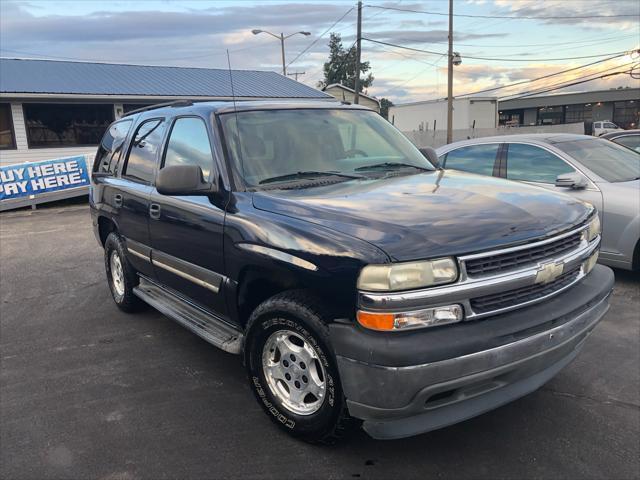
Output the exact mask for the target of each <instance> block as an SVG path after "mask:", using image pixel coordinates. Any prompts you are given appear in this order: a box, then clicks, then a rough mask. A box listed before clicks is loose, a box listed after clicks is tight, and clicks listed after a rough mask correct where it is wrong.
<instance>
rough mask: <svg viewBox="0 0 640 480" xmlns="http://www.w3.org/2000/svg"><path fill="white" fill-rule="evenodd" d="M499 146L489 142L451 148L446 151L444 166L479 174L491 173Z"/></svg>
mask: <svg viewBox="0 0 640 480" xmlns="http://www.w3.org/2000/svg"><path fill="white" fill-rule="evenodd" d="M499 146H500V145H499V144H498V143H489V144H486V145H470V146H468V147H462V148H458V149H456V150H452V151H451V152H449V153H447V157H446V160H445V163H444V167H445V168H455V169H456V170H462V171H465V172H471V173H478V174H480V175H493V165H494V164H495V161H496V155H497V154H498V147H499Z"/></svg>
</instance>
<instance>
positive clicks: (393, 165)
mask: <svg viewBox="0 0 640 480" xmlns="http://www.w3.org/2000/svg"><path fill="white" fill-rule="evenodd" d="M400 168H415V169H416V170H422V171H423V172H431V171H433V170H432V169H431V168H427V167H419V166H417V165H412V164H410V163H400V162H382V163H374V164H372V165H365V166H363V167H358V168H356V169H355V171H356V172H361V171H363V170H397V169H400Z"/></svg>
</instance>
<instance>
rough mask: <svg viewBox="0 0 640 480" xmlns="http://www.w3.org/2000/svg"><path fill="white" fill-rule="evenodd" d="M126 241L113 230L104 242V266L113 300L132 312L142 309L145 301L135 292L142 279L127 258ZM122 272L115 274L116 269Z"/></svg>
mask: <svg viewBox="0 0 640 480" xmlns="http://www.w3.org/2000/svg"><path fill="white" fill-rule="evenodd" d="M125 252H126V250H125V246H124V243H123V241H122V239H121V238H120V236H119V235H118V234H117V233H115V232H111V233H110V234H109V236H108V237H107V240H106V241H105V242H104V266H105V270H106V272H107V282H108V283H109V289H110V290H111V296H112V297H113V301H114V302H116V305H117V306H118V308H119V309H120V310H122V311H124V312H127V313H132V312H136V311H139V310H141V309H142V308H143V307H144V306H145V303H144V302H143V301H142V300H140V299H139V298H138V297H136V296H135V295H134V294H133V289H134V287H136V286H137V285H138V283H140V279H139V278H138V275H137V273H136V271H135V269H134V268H133V267H132V266H131V264H130V263H129V261H128V260H127V256H126V253H125ZM118 270H120V273H119V274H118V273H116V274H115V275H114V271H116V272H117V271H118Z"/></svg>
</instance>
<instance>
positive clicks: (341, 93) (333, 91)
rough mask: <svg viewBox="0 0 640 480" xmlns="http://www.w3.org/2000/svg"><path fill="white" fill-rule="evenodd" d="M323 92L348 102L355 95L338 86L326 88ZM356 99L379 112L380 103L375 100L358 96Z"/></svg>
mask: <svg viewBox="0 0 640 480" xmlns="http://www.w3.org/2000/svg"><path fill="white" fill-rule="evenodd" d="M324 92H325V93H328V94H329V95H332V96H334V97H335V98H337V99H338V100H340V101H343V100H344V101H345V102H349V103H353V99H354V97H355V95H354V94H353V93H352V92H350V91H348V90H344V89H342V88H340V87H331V88H327V89H326V90H325V91H324ZM358 101H359V102H360V105H362V106H363V107H368V108H370V109H371V110H375V111H376V112H378V113H380V105H379V104H378V102H376V101H375V100H371V99H370V98H367V97H363V96H360V97H359V98H358Z"/></svg>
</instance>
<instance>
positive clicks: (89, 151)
mask: <svg viewBox="0 0 640 480" xmlns="http://www.w3.org/2000/svg"><path fill="white" fill-rule="evenodd" d="M11 114H12V116H13V130H14V132H15V136H16V150H0V165H11V164H14V163H23V162H37V161H38V160H49V159H53V158H61V157H73V156H76V155H88V157H87V159H88V162H89V163H91V162H92V161H93V157H94V156H95V154H96V150H97V149H98V146H97V145H96V146H95V147H64V148H32V149H30V148H29V146H28V144H27V131H26V127H25V125H24V116H23V114H22V104H21V103H12V104H11Z"/></svg>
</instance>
